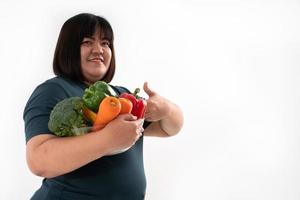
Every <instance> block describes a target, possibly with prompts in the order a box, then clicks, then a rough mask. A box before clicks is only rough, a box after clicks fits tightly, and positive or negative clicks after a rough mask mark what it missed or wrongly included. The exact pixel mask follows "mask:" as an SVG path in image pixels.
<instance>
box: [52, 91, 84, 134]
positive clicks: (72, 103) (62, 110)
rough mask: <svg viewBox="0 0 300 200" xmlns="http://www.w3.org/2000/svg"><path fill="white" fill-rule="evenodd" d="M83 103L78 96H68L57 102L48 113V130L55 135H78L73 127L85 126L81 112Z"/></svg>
mask: <svg viewBox="0 0 300 200" xmlns="http://www.w3.org/2000/svg"><path fill="white" fill-rule="evenodd" d="M83 105H84V103H83V100H82V99H81V98H80V97H70V98H67V99H64V100H62V101H60V102H58V103H57V104H56V105H55V107H54V108H53V110H52V111H51V114H50V119H49V122H48V128H49V130H50V131H52V132H53V133H55V134H56V135H57V136H73V135H78V133H77V132H76V131H74V129H76V128H81V127H86V126H87V124H86V121H85V119H84V117H83V113H82V108H83Z"/></svg>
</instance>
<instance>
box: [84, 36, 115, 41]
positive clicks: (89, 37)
mask: <svg viewBox="0 0 300 200" xmlns="http://www.w3.org/2000/svg"><path fill="white" fill-rule="evenodd" d="M85 38H88V39H92V40H95V39H96V38H95V37H94V36H86V37H84V38H83V39H85ZM100 40H107V41H110V40H109V39H108V38H107V37H103V38H100Z"/></svg>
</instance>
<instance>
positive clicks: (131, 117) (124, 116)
mask: <svg viewBox="0 0 300 200" xmlns="http://www.w3.org/2000/svg"><path fill="white" fill-rule="evenodd" d="M119 117H120V118H122V119H123V120H125V121H134V120H136V119H137V117H136V116H134V115H132V114H130V113H128V114H122V115H119Z"/></svg>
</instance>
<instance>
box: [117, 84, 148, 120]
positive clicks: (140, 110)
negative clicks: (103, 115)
mask: <svg viewBox="0 0 300 200" xmlns="http://www.w3.org/2000/svg"><path fill="white" fill-rule="evenodd" d="M139 91H140V89H139V88H137V89H135V91H134V93H133V94H129V93H126V92H125V93H122V94H121V95H120V96H119V97H122V98H126V99H129V100H130V101H131V102H132V105H133V107H132V110H131V114H132V115H134V116H136V117H137V119H142V118H144V115H145V111H146V105H147V102H146V100H144V99H143V98H141V97H139V96H137V93H138V92H139Z"/></svg>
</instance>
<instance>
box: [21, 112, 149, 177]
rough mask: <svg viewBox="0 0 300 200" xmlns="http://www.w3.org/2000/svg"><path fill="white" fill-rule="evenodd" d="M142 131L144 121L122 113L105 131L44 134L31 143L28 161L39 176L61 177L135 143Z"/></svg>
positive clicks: (28, 144) (33, 139)
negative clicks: (75, 133) (72, 135)
mask: <svg viewBox="0 0 300 200" xmlns="http://www.w3.org/2000/svg"><path fill="white" fill-rule="evenodd" d="M142 131H143V129H142V120H136V119H135V118H134V117H133V116H132V115H130V114H126V115H120V116H119V117H117V118H116V119H115V120H113V121H112V122H110V123H109V124H108V125H107V126H106V127H105V128H103V129H102V130H100V131H96V132H91V133H89V134H85V135H82V136H74V137H57V136H54V135H51V134H41V135H38V136H35V137H33V138H31V139H30V140H29V141H28V142H27V146H26V157H27V163H28V166H29V169H30V170H31V171H32V172H33V173H34V174H36V175H38V176H41V177H46V178H51V177H55V176H59V175H62V174H65V173H68V172H71V171H73V170H75V169H78V168H80V167H82V166H84V165H86V164H88V163H90V162H92V161H94V160H96V159H98V158H101V157H102V156H105V155H107V154H110V153H111V152H113V151H116V150H121V149H124V148H127V147H130V146H132V145H133V144H134V143H135V142H136V141H137V140H138V138H139V137H140V135H141V134H140V133H141V132H142Z"/></svg>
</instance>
